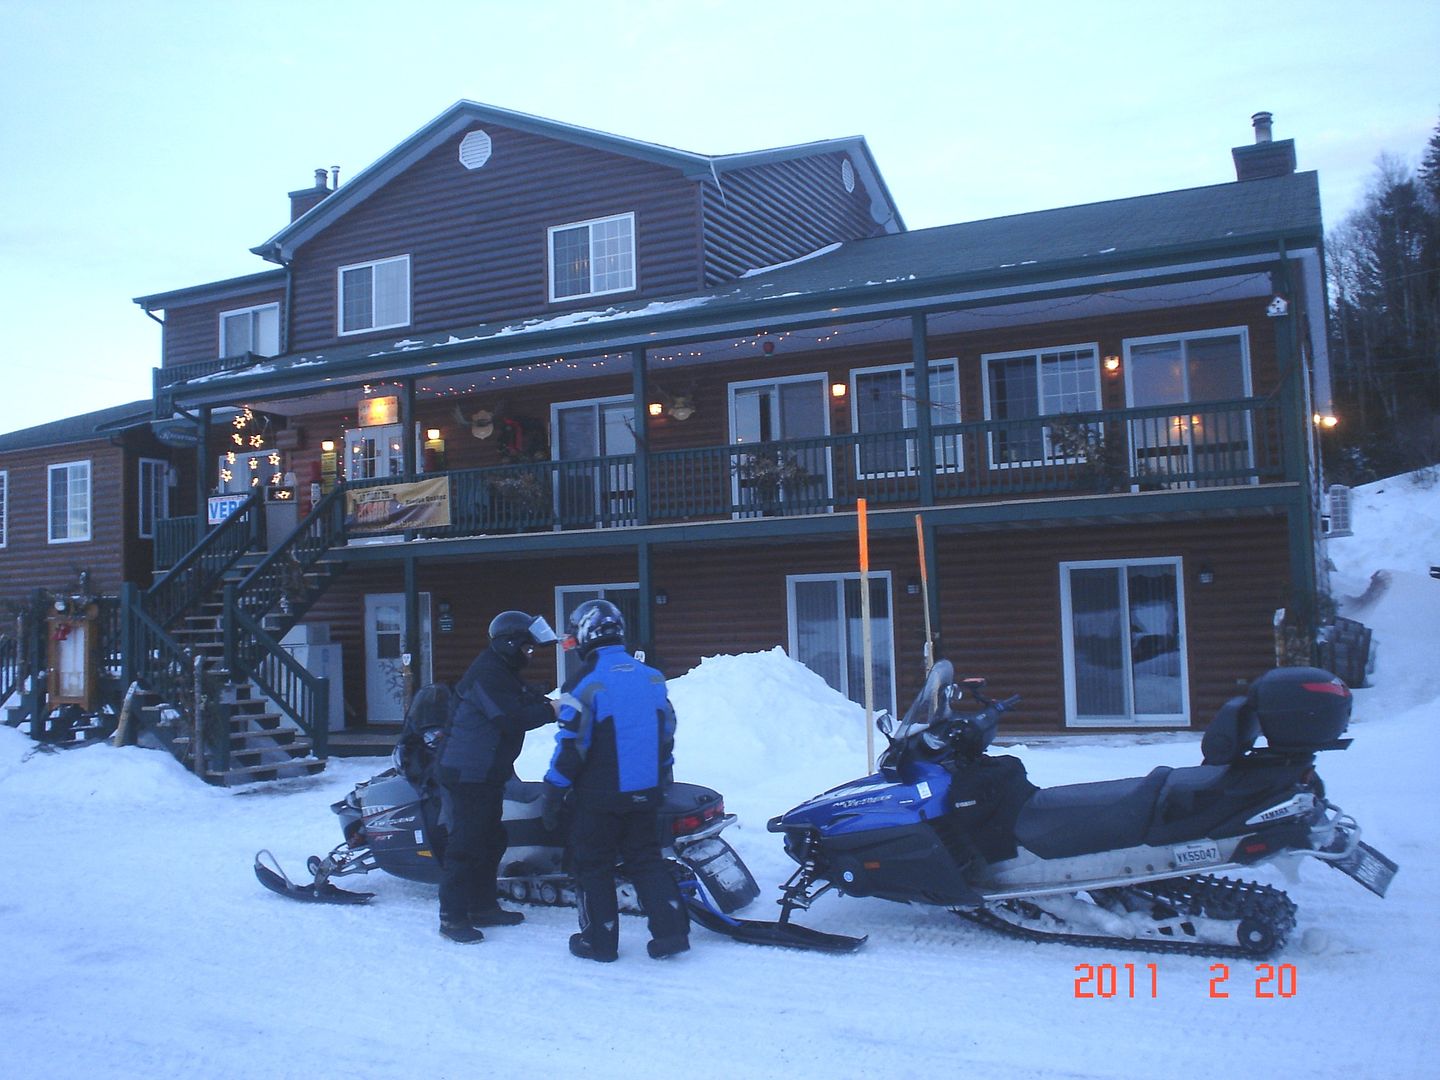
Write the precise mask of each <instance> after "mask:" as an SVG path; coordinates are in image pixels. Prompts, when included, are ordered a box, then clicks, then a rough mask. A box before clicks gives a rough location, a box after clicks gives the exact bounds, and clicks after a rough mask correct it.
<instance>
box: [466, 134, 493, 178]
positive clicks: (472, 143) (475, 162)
mask: <svg viewBox="0 0 1440 1080" xmlns="http://www.w3.org/2000/svg"><path fill="white" fill-rule="evenodd" d="M489 160H490V136H489V135H487V134H485V132H483V131H472V132H470V134H468V135H466V136H465V138H463V139H461V140H460V164H461V165H464V166H465V168H467V169H478V168H480V166H482V165H484V164H485V163H486V162H487V161H489Z"/></svg>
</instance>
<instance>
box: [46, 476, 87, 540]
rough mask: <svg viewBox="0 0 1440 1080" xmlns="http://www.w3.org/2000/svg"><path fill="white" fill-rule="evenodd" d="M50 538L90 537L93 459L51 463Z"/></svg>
mask: <svg viewBox="0 0 1440 1080" xmlns="http://www.w3.org/2000/svg"><path fill="white" fill-rule="evenodd" d="M49 473H50V510H49V522H50V532H49V541H50V543H52V544H74V543H78V542H80V541H82V540H89V539H90V462H88V461H67V462H64V463H62V464H60V465H51V466H50V469H49Z"/></svg>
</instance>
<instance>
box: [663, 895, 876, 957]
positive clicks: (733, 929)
mask: <svg viewBox="0 0 1440 1080" xmlns="http://www.w3.org/2000/svg"><path fill="white" fill-rule="evenodd" d="M680 889H681V892H683V893H684V894H685V901H686V906H687V907H689V909H690V917H691V918H692V919H694V920H695V921H696V922H697V923H699V924H700V925H701V926H703V927H704V928H705V929H706V930H709V931H711V932H712V933H715V934H723V935H724V936H725V937H728V938H731V939H733V940H735V941H741V942H744V943H745V944H747V945H778V946H780V947H781V948H786V949H808V950H810V951H812V952H828V953H852V952H854V951H855V950H856V949H858V948H860V946H861V945H864V944H865V942H866V941H867V940H868V938H865V937H858V938H857V937H847V936H846V935H844V934H827V933H825V932H824V931H821V930H812V929H811V928H810V927H808V926H800V925H799V924H797V923H792V922H764V921H762V920H759V919H737V918H735V916H733V915H722V914H721V913H720V912H718V911H716V910H715V909H714V908H713V907H711V906H710V904H709V902H708V900H707V899H706V897H705V895H704V893H702V892H701V891H700V889H699V888H698V887H697V885H696V883H695V882H693V881H692V882H683V881H682V882H681V883H680Z"/></svg>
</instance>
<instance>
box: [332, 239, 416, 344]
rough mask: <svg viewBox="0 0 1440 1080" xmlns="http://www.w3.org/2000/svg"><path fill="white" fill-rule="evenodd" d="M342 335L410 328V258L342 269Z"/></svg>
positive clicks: (377, 261) (340, 271) (406, 256)
mask: <svg viewBox="0 0 1440 1080" xmlns="http://www.w3.org/2000/svg"><path fill="white" fill-rule="evenodd" d="M339 275H340V286H339V288H340V297H339V300H340V302H339V308H340V333H341V334H342V335H344V334H360V333H364V332H365V331H367V330H388V329H390V328H391V327H395V326H409V325H410V256H409V255H399V256H396V257H395V258H393V259H378V260H376V261H375V262H368V263H356V264H354V265H353V266H342V267H340V270H339Z"/></svg>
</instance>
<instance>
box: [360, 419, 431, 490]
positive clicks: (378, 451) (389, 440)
mask: <svg viewBox="0 0 1440 1080" xmlns="http://www.w3.org/2000/svg"><path fill="white" fill-rule="evenodd" d="M403 431H404V428H403V427H402V426H401V425H399V424H385V425H382V426H380V427H365V428H352V429H351V430H349V431H347V432H345V479H346V480H370V479H375V478H378V477H387V476H400V475H402V474H403V473H404V472H405V447H404V444H403V442H402V441H401V439H402V437H403V435H402V433H403ZM423 457H424V455H423V454H422V453H419V452H417V453H416V455H415V467H416V469H417V470H418V469H419V468H420V463H421V461H422V459H423Z"/></svg>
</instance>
